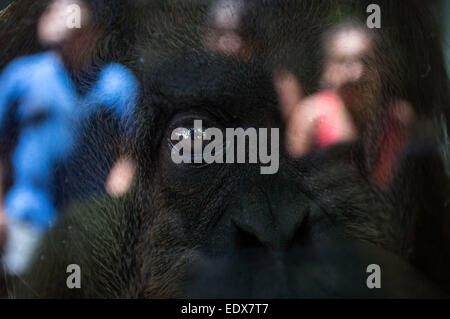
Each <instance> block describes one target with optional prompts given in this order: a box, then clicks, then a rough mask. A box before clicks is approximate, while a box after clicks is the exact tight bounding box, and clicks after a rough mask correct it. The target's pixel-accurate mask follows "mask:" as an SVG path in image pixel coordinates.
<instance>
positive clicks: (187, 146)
mask: <svg viewBox="0 0 450 319" xmlns="http://www.w3.org/2000/svg"><path fill="white" fill-rule="evenodd" d="M212 132H213V133H212ZM218 133H220V134H218ZM218 135H220V136H218ZM221 136H222V134H221V131H220V130H219V129H217V128H213V127H209V128H204V127H203V126H202V121H200V120H195V121H194V127H191V128H184V127H178V128H176V129H174V130H173V131H172V134H171V136H170V138H169V139H168V146H169V150H170V152H171V157H172V160H173V161H174V162H175V163H176V164H181V163H184V164H191V165H193V166H194V167H196V168H198V167H203V166H206V165H208V164H212V162H214V161H215V160H216V159H217V158H219V157H223V154H224V151H225V148H226V146H227V145H228V143H226V142H224V141H223V139H222V138H221ZM216 139H217V140H216ZM210 144H211V145H210ZM212 146H213V147H212ZM216 162H217V161H216ZM219 162H222V161H219Z"/></svg>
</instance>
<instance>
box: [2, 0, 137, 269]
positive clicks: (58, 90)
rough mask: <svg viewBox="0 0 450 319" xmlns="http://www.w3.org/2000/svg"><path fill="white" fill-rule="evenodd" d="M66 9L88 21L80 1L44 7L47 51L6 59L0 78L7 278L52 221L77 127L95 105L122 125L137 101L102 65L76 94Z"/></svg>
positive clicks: (131, 83)
mask: <svg viewBox="0 0 450 319" xmlns="http://www.w3.org/2000/svg"><path fill="white" fill-rule="evenodd" d="M74 5H75V7H74ZM71 9H75V13H76V11H77V10H78V9H79V13H80V16H79V18H80V21H71V23H75V25H76V24H77V23H79V26H80V27H81V25H82V24H87V23H88V21H89V12H88V10H87V7H86V6H85V4H84V3H83V2H82V1H67V0H55V1H53V2H51V3H50V5H49V6H48V8H47V10H46V11H45V12H44V14H43V15H42V16H41V18H40V20H39V22H38V32H37V34H38V37H39V40H40V42H41V43H42V45H43V46H44V47H48V48H49V51H47V52H44V53H40V54H36V55H33V56H28V57H23V58H19V59H17V60H15V61H13V62H12V63H11V64H10V65H9V66H7V67H6V69H5V70H4V72H3V74H2V75H1V77H0V92H1V95H0V128H1V129H2V132H4V131H5V130H7V129H10V128H11V123H13V125H12V126H15V127H17V128H18V138H17V140H18V142H17V145H16V147H15V149H14V151H13V155H12V162H13V170H14V173H13V179H14V181H13V186H12V187H11V189H10V190H9V191H8V192H7V194H6V198H5V211H6V220H7V223H6V227H7V232H8V234H7V235H8V239H7V244H6V249H5V255H4V257H3V261H4V264H5V268H6V271H7V272H9V273H12V274H20V273H21V272H23V271H24V270H25V268H26V266H27V264H28V262H29V260H30V258H31V256H32V255H33V252H34V250H35V247H36V245H37V244H38V242H39V239H40V237H41V236H42V235H43V234H44V233H45V232H46V231H47V229H48V228H49V227H51V225H52V224H53V223H54V222H55V220H56V218H57V211H56V208H55V206H54V196H53V193H54V191H55V190H54V187H52V186H53V182H52V180H53V178H54V176H53V175H54V168H55V165H56V164H57V163H58V162H61V161H63V160H64V159H65V158H67V157H68V156H69V155H70V154H71V153H72V152H73V149H74V145H75V144H76V143H77V140H76V136H75V131H76V130H77V128H78V125H79V123H80V122H81V121H82V120H83V119H84V118H86V117H89V116H90V115H91V114H92V113H93V112H95V111H96V109H97V108H98V107H100V106H104V107H107V108H111V109H112V110H113V111H114V113H116V115H117V117H119V118H120V121H121V122H124V123H126V122H127V121H128V118H129V116H130V114H131V113H132V105H133V103H134V99H135V96H136V81H135V79H134V76H133V75H132V73H131V72H130V71H129V70H127V69H126V68H125V67H123V66H121V65H119V64H110V65H107V66H106V67H105V68H104V69H103V70H102V71H101V72H100V76H99V78H98V81H97V83H96V85H95V86H94V87H93V88H92V90H91V91H90V92H89V93H88V94H86V96H85V97H80V96H78V93H77V91H76V88H75V86H74V84H73V83H72V79H71V78H70V76H69V74H68V72H67V71H66V65H65V62H66V63H67V58H68V57H69V59H70V57H75V56H76V52H73V50H72V49H73V44H74V43H76V41H75V40H74V39H75V37H76V36H77V35H80V34H81V33H82V32H81V31H79V28H78V27H74V28H72V27H69V25H70V23H69V22H68V20H67V19H68V18H74V19H77V17H76V16H75V17H74V16H68V14H69V13H70V12H71ZM73 41H74V42H73ZM88 47H89V45H88ZM80 105H81V108H80ZM130 106H131V107H130ZM6 124H8V125H6Z"/></svg>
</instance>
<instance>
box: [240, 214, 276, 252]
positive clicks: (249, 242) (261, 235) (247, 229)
mask: <svg viewBox="0 0 450 319" xmlns="http://www.w3.org/2000/svg"><path fill="white" fill-rule="evenodd" d="M233 224H234V226H235V228H236V240H237V243H238V245H239V247H241V248H265V249H267V248H273V246H274V245H273V244H274V243H273V239H270V238H267V235H268V234H269V232H261V231H259V232H258V231H257V230H256V228H253V227H251V226H249V225H246V224H243V223H239V222H238V221H235V220H234V221H233Z"/></svg>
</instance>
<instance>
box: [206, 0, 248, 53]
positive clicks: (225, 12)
mask: <svg viewBox="0 0 450 319" xmlns="http://www.w3.org/2000/svg"><path fill="white" fill-rule="evenodd" d="M246 6H247V4H246V3H245V2H244V1H242V0H219V1H217V2H216V3H215V4H214V5H213V7H212V9H211V12H210V22H209V23H210V28H209V31H208V32H207V34H206V37H205V38H206V40H205V46H206V48H207V49H209V50H210V51H212V52H217V53H222V54H225V55H237V56H241V57H249V56H251V55H252V53H251V51H252V50H251V44H250V39H249V38H248V37H247V36H246V35H245V34H244V33H243V29H244V28H243V23H244V21H243V19H244V15H245V13H246Z"/></svg>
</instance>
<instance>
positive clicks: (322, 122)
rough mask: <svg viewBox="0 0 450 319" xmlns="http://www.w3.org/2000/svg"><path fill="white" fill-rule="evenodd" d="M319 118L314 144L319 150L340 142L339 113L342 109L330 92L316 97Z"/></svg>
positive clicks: (336, 97) (333, 94)
mask: <svg viewBox="0 0 450 319" xmlns="http://www.w3.org/2000/svg"><path fill="white" fill-rule="evenodd" d="M318 99H319V101H318V103H317V104H318V106H319V107H320V110H319V113H320V115H319V117H318V121H317V131H316V132H317V135H316V142H317V145H318V147H319V148H325V147H328V146H331V145H334V144H336V143H339V142H340V140H339V139H340V138H339V135H340V134H339V125H338V123H337V121H338V120H339V116H338V114H339V112H340V108H341V107H342V103H341V102H340V99H339V97H338V96H337V95H336V93H334V92H332V91H325V92H322V93H320V94H319V96H318Z"/></svg>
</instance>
